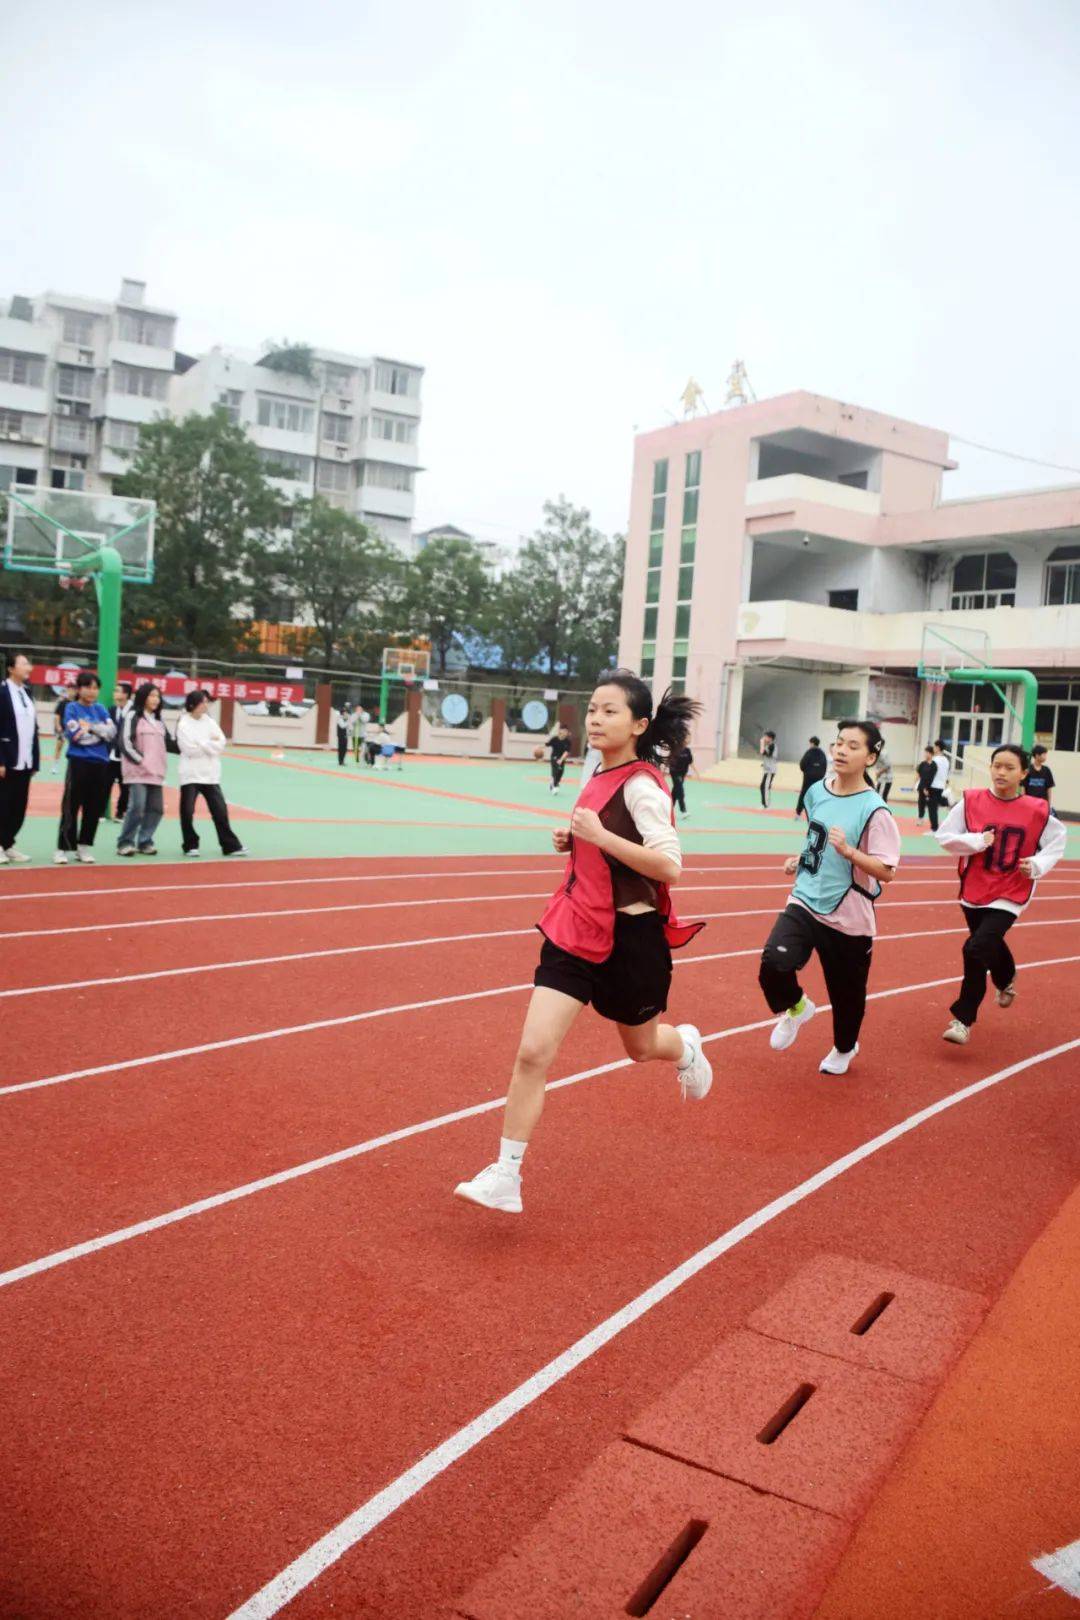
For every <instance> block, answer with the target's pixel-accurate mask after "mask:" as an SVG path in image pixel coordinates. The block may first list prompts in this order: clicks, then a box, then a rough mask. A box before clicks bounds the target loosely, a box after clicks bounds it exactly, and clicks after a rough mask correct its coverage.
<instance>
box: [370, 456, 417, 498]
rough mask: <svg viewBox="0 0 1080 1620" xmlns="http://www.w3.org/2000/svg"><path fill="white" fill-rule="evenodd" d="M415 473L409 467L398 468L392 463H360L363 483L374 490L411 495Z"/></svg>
mask: <svg viewBox="0 0 1080 1620" xmlns="http://www.w3.org/2000/svg"><path fill="white" fill-rule="evenodd" d="M414 477H415V473H414V472H413V469H412V468H411V467H398V466H396V465H395V464H394V462H392V461H365V462H362V463H361V479H362V481H363V483H365V484H368V485H373V486H374V487H375V488H376V489H396V490H398V491H400V493H401V494H403V495H411V494H412V489H413V479H414Z"/></svg>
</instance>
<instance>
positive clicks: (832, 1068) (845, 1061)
mask: <svg viewBox="0 0 1080 1620" xmlns="http://www.w3.org/2000/svg"><path fill="white" fill-rule="evenodd" d="M858 1050H859V1043H858V1041H856V1042H855V1045H854V1046H853V1047H852V1048H851V1051H850V1052H838V1051H837V1050H836V1047H835V1046H834V1047H833V1049H832V1051H831V1052H830V1053H829V1055H828V1057H824V1058H822V1060H821V1062H820V1063H819V1064H818V1068H819V1070H820V1071H821V1073H822V1074H847V1072H848V1069H849V1068H850V1067H851V1060H852V1058H853V1057H854V1056H855V1054H856V1052H857V1051H858Z"/></svg>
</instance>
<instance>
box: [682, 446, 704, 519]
mask: <svg viewBox="0 0 1080 1620" xmlns="http://www.w3.org/2000/svg"><path fill="white" fill-rule="evenodd" d="M700 484H701V451H700V450H691V451H690V452H689V453H688V455H687V457H686V476H685V481H684V483H683V512H682V520H683V528H684V529H685V528H689V527H692V526H693V525H694V524H695V523H696V522H697V520H698V488H699V486H700Z"/></svg>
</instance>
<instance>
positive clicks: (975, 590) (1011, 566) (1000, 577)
mask: <svg viewBox="0 0 1080 1620" xmlns="http://www.w3.org/2000/svg"><path fill="white" fill-rule="evenodd" d="M949 606H950V607H952V608H961V609H965V610H970V609H972V608H992V607H1015V606H1016V563H1015V562H1014V561H1013V559H1012V558H1011V557H1010V556H1009V554H1008V552H1007V551H987V552H980V553H979V554H978V555H977V556H974V557H961V558H960V560H959V562H958V563H957V564H956V566H955V568H954V569H953V577H952V598H951V601H950V603H949Z"/></svg>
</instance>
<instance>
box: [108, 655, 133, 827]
mask: <svg viewBox="0 0 1080 1620" xmlns="http://www.w3.org/2000/svg"><path fill="white" fill-rule="evenodd" d="M132 691H133V687H132V685H131V682H130V681H117V683H116V685H115V686H114V687H113V700H112V707H111V708H110V710H109V719H110V720H111V721H112V723H113V725H114V726H115V727H116V736H115V737H114V738H113V745H112V747H111V748H110V749H109V797H108V798H107V799H106V801H105V820H106V821H110V820H111V819H112V790H113V788H114V787H117V788H119V793H118V795H117V800H116V819H117V820H118V821H122V820H123V817H124V812H125V811H126V810H127V801H128V795H127V787H126V785H125V783H124V773H123V770H122V765H123V761H122V759H121V755H120V732H121V728H122V726H123V721H124V715H125V714H126V712H127V710H128V709H130V707H131V694H132Z"/></svg>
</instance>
